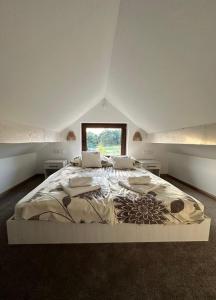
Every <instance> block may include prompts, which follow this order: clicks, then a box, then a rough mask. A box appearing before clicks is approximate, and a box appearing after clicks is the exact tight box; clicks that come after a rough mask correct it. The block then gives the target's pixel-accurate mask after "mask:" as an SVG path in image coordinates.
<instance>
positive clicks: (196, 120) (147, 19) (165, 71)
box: [107, 0, 216, 132]
mask: <svg viewBox="0 0 216 300" xmlns="http://www.w3.org/2000/svg"><path fill="white" fill-rule="evenodd" d="M215 34H216V1H215V0H208V1H203V0H181V1H179V0H163V1H155V0H152V1H149V0H133V1H131V0H123V1H121V4H120V9H119V18H118V26H117V31H116V38H115V42H114V47H113V53H112V65H111V70H110V74H109V85H108V91H107V99H108V100H109V101H111V102H113V103H115V104H116V106H117V107H118V108H119V109H121V111H122V112H124V113H125V114H127V115H130V117H131V118H132V119H133V120H136V123H137V124H138V125H139V126H141V127H142V128H144V129H145V130H146V131H147V132H157V131H163V130H168V129H169V130H170V129H177V128H181V127H188V126H195V125H199V124H205V123H206V124H207V123H213V122H215V121H216V117H215V111H216V84H215V79H216V38H215Z"/></svg>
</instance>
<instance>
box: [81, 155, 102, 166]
mask: <svg viewBox="0 0 216 300" xmlns="http://www.w3.org/2000/svg"><path fill="white" fill-rule="evenodd" d="M82 167H83V168H101V167H102V165H101V157H100V152H92V151H82Z"/></svg>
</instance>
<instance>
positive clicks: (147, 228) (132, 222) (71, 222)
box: [7, 165, 210, 244]
mask: <svg viewBox="0 0 216 300" xmlns="http://www.w3.org/2000/svg"><path fill="white" fill-rule="evenodd" d="M74 174H79V176H86V175H87V176H92V177H94V178H96V180H97V181H98V184H100V186H101V189H100V190H99V191H92V192H87V193H84V194H80V195H77V196H75V197H70V196H69V195H68V194H67V193H66V191H67V190H66V191H65V189H64V188H63V187H64V186H65V185H66V184H67V181H68V178H69V177H70V176H72V175H74ZM143 174H144V175H148V176H150V177H151V182H152V183H153V185H155V186H156V188H155V189H154V191H153V190H152V191H150V192H146V193H144V194H142V195H141V194H139V193H137V192H135V191H132V190H129V189H127V188H125V187H123V186H121V185H120V184H119V181H120V180H121V181H124V180H127V178H128V177H129V176H140V175H143ZM209 229H210V219H209V218H208V217H207V216H205V212H204V206H203V205H202V204H201V203H200V202H199V201H198V200H196V199H194V198H193V197H191V196H189V195H187V194H185V193H184V192H182V191H181V190H179V189H178V188H176V187H174V186H173V185H171V184H170V183H168V182H166V181H165V180H163V179H161V178H159V177H157V176H155V175H153V174H151V173H150V172H148V171H146V170H143V169H135V170H115V169H113V168H112V167H109V168H86V169H83V168H81V167H74V166H71V165H68V166H66V167H65V168H63V169H61V170H59V171H58V172H56V173H55V174H53V175H52V176H50V177H49V178H48V179H46V180H45V181H44V182H43V183H42V184H40V185H39V186H38V187H37V188H35V189H34V190H33V191H31V192H30V193H29V194H28V195H26V196H25V197H24V198H23V199H21V200H20V201H19V202H18V203H17V205H16V207H15V213H14V215H13V216H12V217H11V218H10V219H9V220H8V221H7V233H8V243H9V244H52V243H120V242H171V241H208V238H209Z"/></svg>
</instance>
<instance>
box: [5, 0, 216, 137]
mask: <svg viewBox="0 0 216 300" xmlns="http://www.w3.org/2000/svg"><path fill="white" fill-rule="evenodd" d="M118 13H119V15H118ZM215 31H216V1H215V0H208V1H203V0H181V1H179V0H163V1H155V0H153V1H149V0H122V1H121V2H120V6H119V1H117V0H109V1H107V0H91V1H86V0H61V1H59V0H37V1H35V0H20V1H14V0H1V1H0V49H1V52H0V119H4V120H11V121H14V122H21V123H26V124H29V125H33V126H40V127H46V128H49V129H54V130H61V129H62V128H64V127H66V126H67V125H69V124H71V123H72V122H73V121H74V120H76V119H78V118H79V117H80V116H81V115H82V114H84V113H85V112H86V111H87V110H88V109H90V108H91V107H93V106H94V105H95V104H96V103H97V102H99V101H100V100H101V99H102V98H104V97H106V98H107V99H108V100H109V101H110V102H111V103H112V104H113V105H114V106H116V107H117V108H118V109H119V110H120V111H121V112H123V113H124V114H125V115H126V116H127V117H128V118H129V119H130V120H132V121H133V122H134V123H135V124H137V125H138V126H140V127H141V128H143V129H144V130H146V131H147V132H157V131H163V130H170V129H177V128H182V127H187V126H195V125H200V124H207V123H213V122H215V111H216V85H215V78H216V39H215ZM110 62H111V65H110ZM107 83H108V84H107Z"/></svg>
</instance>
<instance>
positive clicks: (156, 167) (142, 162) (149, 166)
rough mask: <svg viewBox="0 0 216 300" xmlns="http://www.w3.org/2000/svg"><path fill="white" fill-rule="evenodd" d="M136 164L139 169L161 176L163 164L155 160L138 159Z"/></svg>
mask: <svg viewBox="0 0 216 300" xmlns="http://www.w3.org/2000/svg"><path fill="white" fill-rule="evenodd" d="M136 164H137V166H138V167H139V168H144V169H146V170H148V171H150V172H151V173H153V174H155V175H157V176H160V169H161V164H160V161H158V160H155V159H137V160H136Z"/></svg>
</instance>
